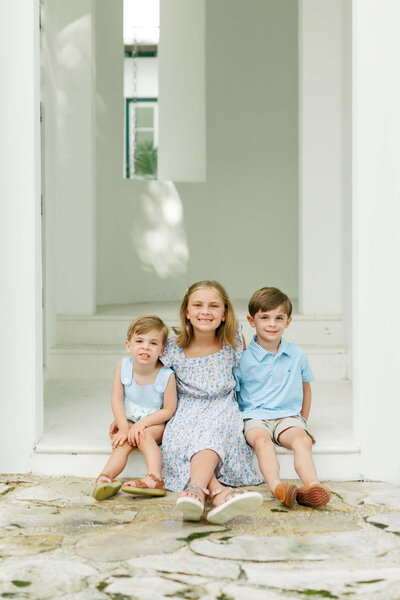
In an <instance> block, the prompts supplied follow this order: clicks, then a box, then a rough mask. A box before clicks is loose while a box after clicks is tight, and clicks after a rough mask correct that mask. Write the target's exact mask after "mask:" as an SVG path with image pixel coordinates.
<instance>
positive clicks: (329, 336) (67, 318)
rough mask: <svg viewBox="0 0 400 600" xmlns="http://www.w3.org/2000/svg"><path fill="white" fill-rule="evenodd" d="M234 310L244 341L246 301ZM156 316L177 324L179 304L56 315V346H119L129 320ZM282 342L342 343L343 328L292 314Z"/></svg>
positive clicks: (334, 319)
mask: <svg viewBox="0 0 400 600" xmlns="http://www.w3.org/2000/svg"><path fill="white" fill-rule="evenodd" d="M234 304H235V310H236V313H237V316H238V318H239V321H240V322H241V323H242V325H243V328H244V333H245V337H246V340H247V341H249V340H250V339H251V337H252V335H253V333H254V330H253V329H252V328H251V327H250V325H249V324H248V322H247V319H246V315H247V302H246V301H245V300H235V301H234ZM150 313H153V314H157V315H159V316H160V317H161V318H162V319H163V320H164V321H165V322H166V324H167V325H169V326H170V327H172V326H178V325H179V317H178V315H179V303H177V302H164V303H145V304H130V305H113V306H103V307H98V310H97V313H96V314H95V315H93V316H81V315H60V316H59V317H58V319H57V346H62V345H66V346H71V345H79V344H82V345H90V344H94V345H105V344H121V343H123V342H124V341H125V336H126V331H127V329H128V325H129V323H130V321H131V320H132V319H134V318H135V317H138V316H140V315H143V314H150ZM285 337H286V339H287V340H288V341H289V342H293V343H295V344H300V345H302V344H306V345H321V346H326V345H333V346H340V345H341V344H343V326H342V319H341V317H340V316H318V315H315V316H305V315H299V314H294V315H293V321H292V323H291V324H290V326H289V328H288V329H287V332H286V335H285Z"/></svg>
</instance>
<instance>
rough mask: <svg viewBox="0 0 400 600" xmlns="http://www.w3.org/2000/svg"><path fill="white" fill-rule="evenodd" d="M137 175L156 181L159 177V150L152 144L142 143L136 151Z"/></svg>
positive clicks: (137, 146)
mask: <svg viewBox="0 0 400 600" xmlns="http://www.w3.org/2000/svg"><path fill="white" fill-rule="evenodd" d="M135 175H138V176H140V177H148V178H149V179H155V178H156V177H157V148H154V147H153V143H152V142H142V143H141V144H137V145H136V149H135Z"/></svg>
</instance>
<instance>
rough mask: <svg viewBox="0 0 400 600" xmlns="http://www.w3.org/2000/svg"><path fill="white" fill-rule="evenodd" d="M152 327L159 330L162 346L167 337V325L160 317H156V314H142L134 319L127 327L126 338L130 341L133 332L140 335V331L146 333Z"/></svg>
mask: <svg viewBox="0 0 400 600" xmlns="http://www.w3.org/2000/svg"><path fill="white" fill-rule="evenodd" d="M152 329H159V330H160V331H161V333H162V343H163V346H165V342H166V341H167V339H168V327H167V326H166V324H165V323H164V321H162V320H161V319H160V317H157V315H143V316H142V317H138V318H137V319H134V320H133V321H132V323H131V324H130V325H129V327H128V331H127V334H126V339H127V340H128V342H130V341H131V339H132V336H133V335H134V334H135V333H136V334H137V335H140V334H141V333H147V332H148V331H151V330H152Z"/></svg>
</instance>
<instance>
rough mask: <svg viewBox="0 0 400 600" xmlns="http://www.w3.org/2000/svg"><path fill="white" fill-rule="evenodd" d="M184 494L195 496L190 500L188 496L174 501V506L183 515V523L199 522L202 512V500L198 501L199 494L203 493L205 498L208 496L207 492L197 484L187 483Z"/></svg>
mask: <svg viewBox="0 0 400 600" xmlns="http://www.w3.org/2000/svg"><path fill="white" fill-rule="evenodd" d="M184 492H187V493H188V494H193V495H194V496H197V497H196V498H191V497H190V496H180V498H178V500H177V501H176V506H177V508H179V510H181V511H182V513H183V520H184V521H200V517H201V515H202V514H203V512H204V500H200V497H199V492H203V494H204V495H205V496H208V493H209V492H208V490H207V489H206V488H202V487H200V486H199V485H198V484H197V483H189V485H188V486H187V487H186V488H185V490H184Z"/></svg>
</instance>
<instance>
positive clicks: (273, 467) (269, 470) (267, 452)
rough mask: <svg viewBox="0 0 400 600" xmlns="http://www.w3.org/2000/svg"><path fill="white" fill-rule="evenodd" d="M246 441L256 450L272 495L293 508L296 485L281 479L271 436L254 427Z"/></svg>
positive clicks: (259, 464)
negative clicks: (283, 481)
mask: <svg viewBox="0 0 400 600" xmlns="http://www.w3.org/2000/svg"><path fill="white" fill-rule="evenodd" d="M246 441H247V443H248V444H250V446H251V447H252V448H254V450H255V452H256V456H257V460H258V466H259V467H260V471H261V473H262V475H263V477H264V479H265V481H266V482H267V484H268V486H269V489H270V490H271V493H272V494H273V495H274V496H275V497H276V498H277V499H278V500H279V501H280V502H282V503H283V504H285V505H286V506H289V507H292V506H293V504H294V502H295V500H296V492H297V488H296V486H295V485H290V484H287V483H282V482H281V480H280V479H279V462H278V459H277V457H276V451H275V445H274V442H273V441H272V438H271V435H270V434H269V432H268V431H266V430H265V429H261V428H258V427H254V428H252V429H249V430H248V431H247V433H246Z"/></svg>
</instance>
